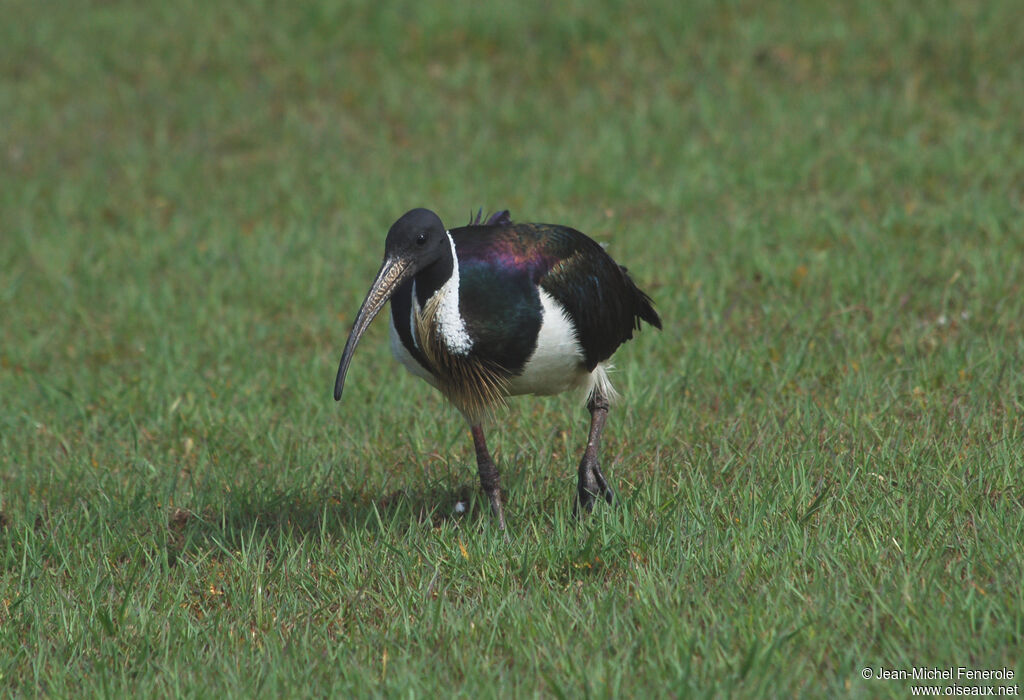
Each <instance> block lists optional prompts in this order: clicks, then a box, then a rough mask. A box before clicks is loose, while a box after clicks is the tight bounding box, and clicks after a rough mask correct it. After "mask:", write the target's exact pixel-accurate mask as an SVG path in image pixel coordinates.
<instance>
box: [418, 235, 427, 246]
mask: <svg viewBox="0 0 1024 700" xmlns="http://www.w3.org/2000/svg"><path fill="white" fill-rule="evenodd" d="M426 244H427V234H425V233H417V234H416V245H426Z"/></svg>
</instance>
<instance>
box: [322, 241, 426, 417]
mask: <svg viewBox="0 0 1024 700" xmlns="http://www.w3.org/2000/svg"><path fill="white" fill-rule="evenodd" d="M414 272H415V270H414V269H413V264H412V261H411V260H407V259H405V258H397V257H392V258H385V259H384V263H383V264H382V265H381V266H380V271H379V272H378V273H377V279H375V280H374V281H373V285H371V286H370V291H369V292H367V293H366V299H364V300H363V305H362V306H360V307H359V313H358V314H357V315H356V322H355V324H354V325H353V326H352V332H351V333H349V336H348V341H347V342H346V343H345V350H344V352H342V353H341V363H340V364H339V365H338V378H337V379H336V380H334V400H335V401H339V400H341V392H342V391H343V390H344V388H345V375H346V374H347V373H348V365H349V363H350V362H352V355H353V353H355V351H356V345H357V344H358V343H359V339H360V338H362V337H363V333H365V332H366V329H367V328H369V327H370V322H371V321H373V319H374V317H375V316H376V315H377V314H378V313H380V310H381V309H383V308H384V304H386V303H387V301H388V299H390V298H391V295H392V294H394V293H395V289H397V288H398V285H400V284H401V283H402V282H404V281H405V280H407V279H408V278H409V277H410V276H411V275H412V274H413V273H414Z"/></svg>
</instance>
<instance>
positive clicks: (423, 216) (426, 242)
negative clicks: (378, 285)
mask: <svg viewBox="0 0 1024 700" xmlns="http://www.w3.org/2000/svg"><path fill="white" fill-rule="evenodd" d="M450 250H451V248H450V246H449V243H448V234H447V232H446V231H445V228H444V224H442V223H441V218H440V217H439V216H438V215H437V214H435V213H434V212H432V211H430V210H429V209H413V210H411V211H408V212H406V213H405V214H403V215H402V216H401V218H399V219H398V221H396V222H395V223H393V224H392V225H391V228H390V229H389V230H388V237H387V239H386V240H385V241H384V258H385V259H387V258H391V257H395V258H402V259H405V260H409V261H413V262H414V264H415V266H416V268H417V270H422V269H423V268H425V267H427V266H428V265H430V264H431V263H433V262H435V261H436V260H437V259H438V258H441V257H443V256H444V255H446V254H447V253H448V252H449V251H450Z"/></svg>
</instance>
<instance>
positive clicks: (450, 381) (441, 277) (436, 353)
mask: <svg viewBox="0 0 1024 700" xmlns="http://www.w3.org/2000/svg"><path fill="white" fill-rule="evenodd" d="M388 301H390V302H391V351H392V353H393V354H394V356H395V357H396V359H398V361H399V362H401V363H402V364H403V365H404V366H405V367H406V369H408V370H409V371H410V372H412V373H413V374H414V375H416V376H418V377H420V378H422V379H424V380H425V381H426V382H427V383H428V384H430V385H431V386H433V387H434V388H435V389H437V390H439V391H440V392H441V393H442V394H443V395H444V396H445V398H446V399H447V400H448V401H449V402H450V403H451V404H453V405H454V406H455V407H456V408H457V409H458V410H459V411H460V412H461V413H462V415H463V416H464V417H465V419H466V421H467V422H468V423H469V427H470V432H471V434H472V436H473V445H474V447H475V450H476V462H477V471H478V473H479V476H480V485H481V487H482V489H483V492H484V493H485V494H486V495H487V498H488V500H489V501H490V506H491V511H492V513H493V515H494V517H495V519H496V520H497V522H498V526H499V528H500V529H501V530H504V529H505V515H504V508H503V506H502V494H501V486H500V481H499V475H498V469H497V467H496V466H495V463H494V460H493V459H492V457H491V454H490V452H489V450H488V449H487V442H486V440H485V438H484V425H485V424H487V425H489V424H491V423H492V422H493V421H494V420H495V418H496V417H497V415H498V414H497V409H499V408H500V407H501V406H503V404H504V402H505V399H506V398H507V397H510V396H518V395H523V394H537V395H551V394H558V393H561V392H564V391H568V390H572V389H578V390H581V393H582V394H583V396H585V397H586V401H587V408H588V410H589V411H590V433H589V436H588V438H587V445H586V448H585V449H584V451H583V457H582V459H581V460H580V465H579V471H578V483H577V488H576V496H575V501H574V512H575V513H576V514H577V515H580V514H582V513H586V512H590V511H591V510H592V509H593V506H594V503H595V501H596V499H598V498H603V499H604V500H605V501H607V502H608V503H612V502H613V501H614V494H613V491H612V489H611V487H610V486H609V485H608V480H607V479H606V478H605V476H604V474H603V473H602V472H601V467H600V463H599V460H598V450H599V446H600V441H601V432H602V431H603V430H604V425H605V421H606V419H607V416H608V409H609V406H610V404H611V402H612V400H613V399H614V398H616V396H617V394H616V392H615V390H614V389H613V388H612V385H611V382H610V381H609V379H608V361H609V359H610V358H611V356H612V353H614V352H615V350H616V349H617V348H618V347H619V346H620V345H622V344H623V343H624V342H626V341H627V340H629V339H630V338H632V337H633V333H634V331H637V330H639V329H640V324H641V321H643V322H646V323H648V324H650V325H652V326H654V327H656V328H659V329H660V328H661V318H660V317H659V316H658V313H657V312H656V311H655V310H654V306H653V303H652V301H651V298H650V297H649V296H647V294H645V293H644V292H642V291H641V290H640V289H639V288H638V287H637V286H636V284H635V283H634V282H633V280H632V279H631V278H630V276H629V274H628V273H627V271H626V268H624V267H622V266H620V265H619V264H618V263H616V262H615V261H614V260H613V259H612V258H611V256H609V255H608V253H606V252H605V250H604V248H603V247H602V246H601V245H600V244H598V243H596V242H595V241H593V240H592V239H591V238H589V237H587V236H586V235H584V234H583V233H580V232H579V231H577V230H575V229H572V228H569V227H568V226H559V225H553V224H537V223H513V222H512V220H511V218H510V216H509V213H508V212H507V211H501V212H498V213H497V214H494V215H492V216H490V217H489V218H488V219H486V220H483V218H482V217H481V216H480V214H477V216H476V217H475V218H471V220H470V224H469V225H468V226H462V227H459V228H452V229H446V228H445V226H444V224H443V223H442V222H441V219H440V218H439V217H438V215H437V214H435V213H434V212H432V211H430V210H428V209H413V210H411V211H409V212H407V213H406V214H404V215H403V216H402V217H401V218H399V219H398V220H397V221H396V222H395V223H394V225H392V226H391V229H390V230H389V231H388V235H387V238H386V240H385V242H384V262H383V263H382V264H381V266H380V270H379V272H378V273H377V277H376V279H374V281H373V284H372V285H371V286H370V290H369V292H368V293H367V295H366V299H365V300H364V301H363V304H362V306H361V307H360V308H359V312H358V314H357V315H356V319H355V323H354V324H353V326H352V331H351V333H350V334H349V337H348V341H347V342H346V343H345V349H344V351H343V352H342V355H341V362H340V364H339V366H338V376H337V379H336V381H335V384H334V398H335V400H340V399H341V396H342V391H343V390H344V388H345V376H346V374H347V372H348V368H349V364H350V363H351V361H352V355H353V353H354V352H355V349H356V345H357V344H358V343H359V339H360V338H361V337H362V336H363V334H364V333H365V331H366V329H367V327H369V325H370V323H371V322H372V321H373V319H374V318H375V317H376V316H377V314H378V313H380V311H381V309H383V308H384V305H385V304H386V303H387V302H388Z"/></svg>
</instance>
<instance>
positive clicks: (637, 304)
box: [619, 265, 661, 331]
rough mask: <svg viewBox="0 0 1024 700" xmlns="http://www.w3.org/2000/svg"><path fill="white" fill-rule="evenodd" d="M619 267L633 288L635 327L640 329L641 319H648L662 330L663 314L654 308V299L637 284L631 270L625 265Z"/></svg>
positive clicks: (648, 321)
mask: <svg viewBox="0 0 1024 700" xmlns="http://www.w3.org/2000/svg"><path fill="white" fill-rule="evenodd" d="M619 269H621V270H622V274H623V275H625V277H626V280H628V281H629V286H630V287H632V288H633V314H634V322H635V324H636V325H635V328H636V329H637V330H640V321H647V323H649V324H651V325H652V326H654V327H655V328H657V329H658V330H659V331H660V330H661V316H659V315H658V312H657V311H655V310H654V300H653V299H651V298H650V297H649V296H647V294H646V293H645V292H644V291H643V290H641V289H640V288H639V287H637V286H636V282H634V281H633V278H632V277H630V276H629V270H627V269H626V268H625V266H623V265H619Z"/></svg>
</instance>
